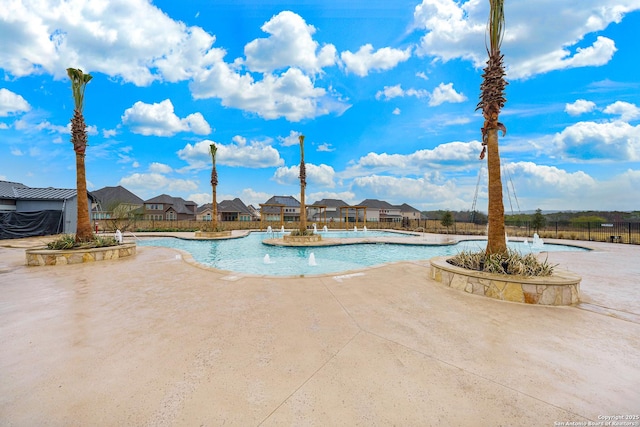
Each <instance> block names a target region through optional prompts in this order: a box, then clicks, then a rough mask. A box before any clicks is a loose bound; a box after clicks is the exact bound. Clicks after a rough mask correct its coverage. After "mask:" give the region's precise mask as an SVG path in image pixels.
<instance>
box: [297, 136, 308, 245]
mask: <svg viewBox="0 0 640 427" xmlns="http://www.w3.org/2000/svg"><path fill="white" fill-rule="evenodd" d="M298 139H299V140H300V234H301V235H303V236H304V234H305V233H306V232H307V207H306V206H305V203H304V191H305V188H306V186H307V169H306V167H305V165H304V135H300V136H299V137H298Z"/></svg>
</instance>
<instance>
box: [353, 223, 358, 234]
mask: <svg viewBox="0 0 640 427" xmlns="http://www.w3.org/2000/svg"><path fill="white" fill-rule="evenodd" d="M353 232H354V233H357V232H358V227H357V226H356V225H354V226H353Z"/></svg>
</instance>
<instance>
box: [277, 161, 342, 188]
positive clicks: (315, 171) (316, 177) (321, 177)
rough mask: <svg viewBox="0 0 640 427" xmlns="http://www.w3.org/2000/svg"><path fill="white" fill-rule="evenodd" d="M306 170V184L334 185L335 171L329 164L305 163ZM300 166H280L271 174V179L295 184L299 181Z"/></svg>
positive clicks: (326, 186) (281, 182)
mask: <svg viewBox="0 0 640 427" xmlns="http://www.w3.org/2000/svg"><path fill="white" fill-rule="evenodd" d="M305 168H306V171H307V184H308V185H317V186H320V187H325V188H333V187H335V181H334V180H335V176H336V173H335V171H334V170H333V168H332V167H331V166H328V165H325V164H321V165H314V164H313V163H305ZM299 176H300V166H299V165H293V166H291V167H280V168H278V169H276V171H275V173H274V174H273V179H274V180H275V181H276V182H277V183H278V184H296V183H299V182H300V178H299Z"/></svg>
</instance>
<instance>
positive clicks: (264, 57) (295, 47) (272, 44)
mask: <svg viewBox="0 0 640 427" xmlns="http://www.w3.org/2000/svg"><path fill="white" fill-rule="evenodd" d="M261 29H262V31H264V32H265V33H267V34H269V35H270V36H269V37H268V38H265V39H255V40H253V41H251V42H249V43H248V44H247V45H246V46H245V48H244V53H245V56H246V59H245V61H244V63H245V65H246V66H247V67H248V68H249V69H251V70H252V71H258V72H263V73H270V72H273V71H275V70H279V69H285V68H288V67H297V68H300V69H301V70H304V71H306V72H308V73H319V72H320V71H321V70H322V68H323V67H326V66H331V65H334V64H335V62H336V48H335V47H334V46H333V45H331V44H329V45H325V46H323V47H322V48H320V49H319V50H318V47H319V44H318V42H316V41H315V40H313V38H312V36H313V34H314V33H315V32H316V29H315V28H314V27H313V26H312V25H307V24H306V22H305V21H304V19H302V17H300V16H299V15H297V14H295V13H293V12H290V11H283V12H280V13H279V14H278V15H275V16H274V17H272V18H271V19H270V20H269V21H268V22H266V23H265V24H264V25H263V26H262V27H261ZM316 52H317V54H316Z"/></svg>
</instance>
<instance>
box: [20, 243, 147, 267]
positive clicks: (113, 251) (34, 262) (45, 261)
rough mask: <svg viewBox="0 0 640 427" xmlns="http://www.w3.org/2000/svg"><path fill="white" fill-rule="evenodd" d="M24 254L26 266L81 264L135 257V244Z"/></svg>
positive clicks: (27, 251)
mask: <svg viewBox="0 0 640 427" xmlns="http://www.w3.org/2000/svg"><path fill="white" fill-rule="evenodd" d="M25 252H26V257H27V265H28V266H44V265H67V264H81V263H83V262H94V261H105V260H110V259H119V258H124V257H128V256H132V255H135V253H136V244H135V243H123V244H120V245H117V246H106V247H103V248H91V249H61V250H52V249H27V250H26V251H25Z"/></svg>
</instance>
